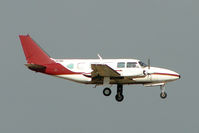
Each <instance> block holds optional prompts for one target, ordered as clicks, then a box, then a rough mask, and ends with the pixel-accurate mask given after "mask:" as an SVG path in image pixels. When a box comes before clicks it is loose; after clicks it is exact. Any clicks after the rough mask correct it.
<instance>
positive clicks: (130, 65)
mask: <svg viewBox="0 0 199 133" xmlns="http://www.w3.org/2000/svg"><path fill="white" fill-rule="evenodd" d="M126 67H127V68H136V67H137V62H127V66H126Z"/></svg>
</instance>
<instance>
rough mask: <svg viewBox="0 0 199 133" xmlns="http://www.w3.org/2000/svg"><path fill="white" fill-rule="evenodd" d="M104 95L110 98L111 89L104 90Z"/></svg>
mask: <svg viewBox="0 0 199 133" xmlns="http://www.w3.org/2000/svg"><path fill="white" fill-rule="evenodd" d="M103 94H104V96H110V95H111V89H110V88H105V89H104V90H103Z"/></svg>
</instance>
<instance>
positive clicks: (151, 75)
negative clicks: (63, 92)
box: [53, 59, 180, 85]
mask: <svg viewBox="0 0 199 133" xmlns="http://www.w3.org/2000/svg"><path fill="white" fill-rule="evenodd" d="M53 60H54V61H55V62H56V63H60V64H61V65H62V66H64V67H65V68H67V69H69V70H70V71H72V72H74V73H73V74H61V75H55V76H57V77H60V78H64V79H67V80H72V81H75V82H79V83H85V84H103V82H101V81H94V80H92V78H91V72H92V71H93V70H92V68H91V64H106V65H107V66H109V67H110V68H112V69H113V70H115V71H117V72H118V73H119V74H120V75H121V76H122V77H124V78H118V79H117V80H115V79H114V80H110V84H118V83H121V84H144V85H153V84H159V83H166V82H170V81H174V80H177V79H179V78H180V75H179V74H178V73H176V72H174V71H171V70H168V69H163V68H158V67H150V69H149V68H148V67H147V66H144V65H143V64H142V62H140V61H139V60H136V59H53Z"/></svg>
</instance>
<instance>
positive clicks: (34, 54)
mask: <svg viewBox="0 0 199 133" xmlns="http://www.w3.org/2000/svg"><path fill="white" fill-rule="evenodd" d="M19 38H20V41H21V45H22V47H23V51H24V54H25V56H26V60H27V63H28V64H38V65H44V64H51V63H54V61H53V60H52V59H50V57H49V56H48V54H46V53H45V52H44V51H43V50H42V49H41V48H40V47H39V46H38V45H37V43H36V42H35V41H33V39H32V38H31V37H30V36H29V35H19Z"/></svg>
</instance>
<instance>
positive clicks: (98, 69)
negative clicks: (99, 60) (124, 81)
mask: <svg viewBox="0 0 199 133" xmlns="http://www.w3.org/2000/svg"><path fill="white" fill-rule="evenodd" d="M91 68H92V70H93V71H92V73H91V76H92V77H96V76H101V77H121V75H120V74H119V73H118V72H117V71H115V70H113V69H112V68H111V67H109V66H108V65H106V64H91Z"/></svg>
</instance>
